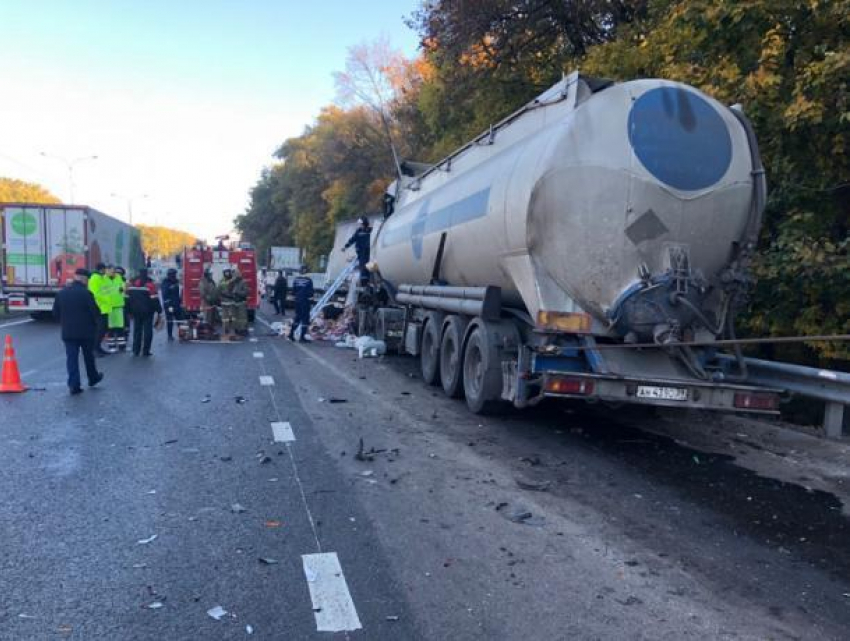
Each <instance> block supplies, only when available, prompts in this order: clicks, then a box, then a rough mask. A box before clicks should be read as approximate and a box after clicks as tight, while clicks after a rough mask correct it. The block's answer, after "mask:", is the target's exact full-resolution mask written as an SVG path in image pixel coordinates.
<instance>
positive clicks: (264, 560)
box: [257, 556, 280, 565]
mask: <svg viewBox="0 0 850 641" xmlns="http://www.w3.org/2000/svg"><path fill="white" fill-rule="evenodd" d="M257 560H258V561H259V562H260V563H262V564H263V565H277V564H278V563H280V561H278V560H277V559H273V558H271V557H267V556H260V557H257Z"/></svg>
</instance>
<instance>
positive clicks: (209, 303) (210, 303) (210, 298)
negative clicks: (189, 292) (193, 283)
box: [198, 269, 219, 327]
mask: <svg viewBox="0 0 850 641" xmlns="http://www.w3.org/2000/svg"><path fill="white" fill-rule="evenodd" d="M198 290H199V293H200V295H201V312H202V313H203V315H204V322H205V323H206V324H207V325H209V326H210V327H215V323H216V313H215V308H216V307H217V306H218V304H219V296H218V288H217V287H216V284H215V281H214V280H213V277H212V272H211V271H210V270H209V269H205V270H204V277H203V278H202V279H201V282H200V283H198Z"/></svg>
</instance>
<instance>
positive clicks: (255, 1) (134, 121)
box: [0, 0, 420, 240]
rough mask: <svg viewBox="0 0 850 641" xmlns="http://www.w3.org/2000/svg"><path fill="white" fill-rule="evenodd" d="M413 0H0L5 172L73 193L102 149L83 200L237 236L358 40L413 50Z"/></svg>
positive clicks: (0, 157) (77, 194)
mask: <svg viewBox="0 0 850 641" xmlns="http://www.w3.org/2000/svg"><path fill="white" fill-rule="evenodd" d="M419 4H420V0H322V2H306V1H304V0H168V1H166V0H0V34H2V35H0V176H7V177H11V178H18V179H21V180H27V181H30V182H37V183H40V184H42V185H44V186H45V187H47V188H48V189H49V190H50V191H51V192H53V193H54V194H55V195H56V196H58V197H59V198H60V199H62V200H63V201H66V202H70V185H69V182H70V181H69V172H68V166H67V161H69V160H74V159H78V158H86V157H89V156H93V155H96V156H97V159H96V160H80V161H79V162H76V163H74V164H73V178H74V180H73V182H74V202H75V203H77V204H87V205H91V206H92V207H95V208H96V209H99V210H101V211H104V212H106V213H109V214H111V215H113V216H116V217H118V218H121V219H122V220H125V221H126V220H128V218H129V213H130V208H132V215H133V222H134V223H136V224H138V223H143V224H158V225H165V226H168V227H174V228H177V229H182V230H184V231H188V232H190V233H193V234H196V235H198V236H200V237H203V238H207V239H208V240H209V239H212V238H214V237H215V236H217V235H220V234H224V233H228V232H229V231H231V229H232V226H233V225H232V221H233V218H234V217H235V216H236V215H238V214H240V213H243V212H244V210H245V208H246V207H247V205H248V201H249V195H248V192H249V190H250V188H251V187H252V186H253V185H254V183H256V181H257V179H258V178H259V175H260V172H261V170H262V168H263V167H264V166H267V165H269V164H271V163H272V161H273V158H272V154H273V152H274V151H275V150H276V149H277V148H278V147H279V146H280V144H281V143H282V142H283V141H284V140H285V139H286V138H289V137H292V136H298V135H299V134H300V133H301V132H303V130H304V128H305V127H306V126H308V125H310V124H311V123H312V122H313V120H314V119H315V117H316V116H317V115H318V114H319V111H320V109H321V108H322V107H323V106H325V105H327V104H330V103H331V102H332V101H333V100H334V97H335V87H334V81H333V73H334V72H335V71H342V70H343V69H344V68H345V59H346V53H347V50H348V48H349V47H351V46H353V45H357V44H361V43H363V42H372V41H374V40H377V39H378V38H380V37H387V38H389V41H390V43H391V44H392V45H393V46H394V47H396V48H398V49H400V50H401V51H402V52H403V53H404V54H405V55H407V56H408V57H412V56H414V55H415V54H416V48H417V43H418V39H417V35H416V33H415V32H413V31H412V30H410V29H409V28H408V27H407V26H405V24H404V19H405V18H406V17H407V16H409V15H410V14H411V13H412V12H413V11H414V10H416V9H417V7H418V6H419ZM42 153H44V154H47V156H44V155H42ZM57 157H59V158H63V159H64V160H60V159H57ZM113 194H117V196H113Z"/></svg>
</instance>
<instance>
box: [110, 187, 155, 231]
mask: <svg viewBox="0 0 850 641" xmlns="http://www.w3.org/2000/svg"><path fill="white" fill-rule="evenodd" d="M111 196H112V197H113V198H121V199H123V200H126V201H127V217H128V218H129V222H130V225H131V226H132V224H133V201H134V200H142V199H144V198H147V197H148V195H147V194H139V195H138V196H122V195H121V194H115V193H113V194H111Z"/></svg>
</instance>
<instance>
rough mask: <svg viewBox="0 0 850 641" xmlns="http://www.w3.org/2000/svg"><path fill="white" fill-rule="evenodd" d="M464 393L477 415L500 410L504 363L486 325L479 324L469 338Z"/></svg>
mask: <svg viewBox="0 0 850 641" xmlns="http://www.w3.org/2000/svg"><path fill="white" fill-rule="evenodd" d="M463 392H464V396H466V405H467V407H469V409H470V411H471V412H473V413H474V414H489V413H492V412H494V411H495V410H497V409H498V407H499V405H500V404H501V403H500V400H499V399H500V397H501V392H502V364H501V361H500V360H499V349H498V346H497V345H495V344H494V341H493V340H492V337H491V335H490V332H488V331H487V327H486V324H485V323H481V324H479V325H477V326H476V327H475V328H474V329H473V330H472V332H471V333H470V335H469V338H467V339H466V347H465V349H464V353H463Z"/></svg>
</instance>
